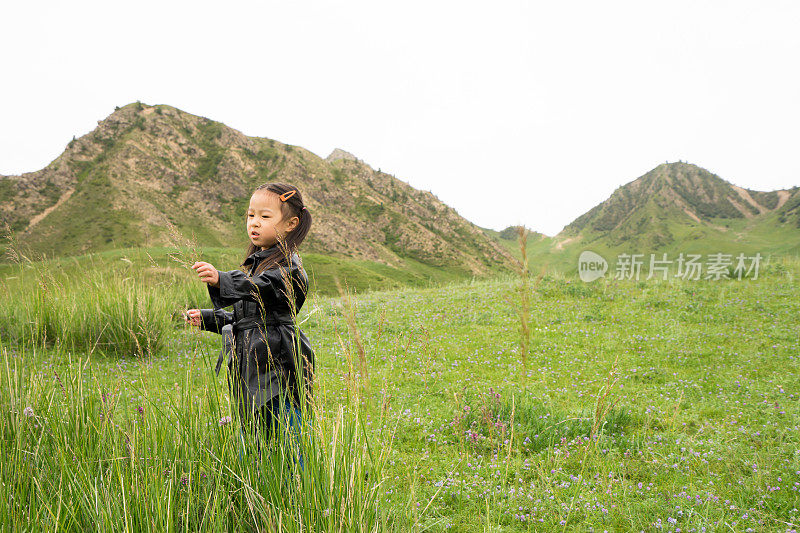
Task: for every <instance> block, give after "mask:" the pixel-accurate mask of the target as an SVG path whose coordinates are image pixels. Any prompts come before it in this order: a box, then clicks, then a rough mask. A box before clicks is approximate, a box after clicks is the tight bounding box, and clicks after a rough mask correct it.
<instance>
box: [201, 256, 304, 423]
mask: <svg viewBox="0 0 800 533" xmlns="http://www.w3.org/2000/svg"><path fill="white" fill-rule="evenodd" d="M276 246H277V245H276ZM276 246H273V247H272V248H269V249H267V250H259V251H256V252H254V253H253V254H251V255H250V256H249V257H248V258H247V259H246V260H245V262H244V265H243V269H244V270H246V272H244V271H242V270H230V271H227V272H223V271H220V272H219V287H212V286H211V285H208V292H209V295H210V296H211V301H212V303H213V304H214V309H202V310H201V313H202V325H201V328H202V329H204V330H207V331H213V332H216V333H221V334H223V335H225V337H227V338H226V341H227V342H226V348H225V349H223V351H222V352H221V353H220V355H219V360H218V361H217V367H216V371H217V373H219V369H220V366H221V365H222V361H223V359H224V358H225V356H226V355H227V359H228V385H229V387H230V389H231V395H232V399H233V400H234V401H235V403H238V405H239V409H240V414H242V415H246V414H247V413H248V412H249V411H250V408H254V409H259V408H261V407H263V406H264V405H265V404H267V403H268V402H270V401H271V400H276V399H277V397H278V396H280V395H282V396H283V399H284V401H291V402H292V403H293V404H294V405H295V406H299V405H300V400H301V399H302V398H303V397H304V396H305V395H306V394H309V393H310V391H311V379H312V378H313V368H314V352H313V350H312V349H311V344H310V343H309V341H308V338H307V337H306V335H305V334H304V333H303V332H302V331H300V328H299V327H296V320H295V317H296V314H297V313H299V311H300V308H301V307H302V306H303V303H304V302H305V299H306V292H307V290H308V275H307V274H306V271H305V270H304V269H303V266H302V264H301V262H300V257H299V256H298V255H297V253H293V254H292V255H291V257H290V264H288V265H287V264H286V262H285V261H284V262H283V265H281V266H274V267H273V268H270V269H267V270H264V271H262V272H260V273H258V274H256V275H253V276H251V275H250V273H252V272H254V270H255V268H256V267H257V266H258V264H259V263H260V262H261V261H262V260H263V259H264V258H265V257H266V256H268V255H269V254H271V253H272V252H273V251H274V250H275V249H276ZM231 305H232V306H233V311H232V312H231V311H225V310H224V309H223V308H224V307H229V306H231ZM229 332H230V333H229ZM231 341H232V342H231ZM298 348H299V350H298ZM301 376H302V380H301V379H300V378H301ZM301 383H304V384H305V386H304V387H301ZM301 389H302V390H301Z"/></svg>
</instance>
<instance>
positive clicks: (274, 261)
mask: <svg viewBox="0 0 800 533" xmlns="http://www.w3.org/2000/svg"><path fill="white" fill-rule="evenodd" d="M258 191H268V192H271V193H274V194H277V195H281V194H285V193H288V192H291V191H295V193H294V194H293V195H291V196H290V197H289V198H288V199H287V200H286V201H281V218H282V219H283V220H287V219H290V218H292V217H295V216H296V217H298V218H299V219H300V222H299V223H298V224H297V226H295V228H294V229H293V230H292V231H290V232H288V233H287V234H286V238H285V239H284V240H283V241H282V240H281V239H278V249H277V250H276V251H275V252H273V253H271V254H270V255H268V256H267V257H265V258H264V260H263V261H262V262H261V263H260V264H259V265H258V268H257V269H256V271H255V272H253V274H257V273H259V272H262V271H264V270H266V269H268V268H273V267H275V266H276V265H279V264H282V265H284V266H288V262H287V260H288V258H289V257H290V256H291V254H292V253H294V252H296V251H297V249H298V248H299V247H300V243H302V242H303V240H304V239H305V238H306V235H308V230H310V229H311V213H309V211H308V209H304V207H305V203H304V202H303V195H302V194H300V190H299V189H298V188H297V187H295V186H294V185H291V184H289V183H265V184H264V185H259V186H258V187H256V190H255V191H253V194H255V193H257V192H258ZM260 249H261V248H260V247H258V246H256V245H255V244H253V243H252V242H251V243H250V244H249V245H248V247H247V252H246V253H245V255H244V258H245V259H247V258H248V257H250V255H252V254H253V252H257V251H258V250H260ZM242 264H244V261H242Z"/></svg>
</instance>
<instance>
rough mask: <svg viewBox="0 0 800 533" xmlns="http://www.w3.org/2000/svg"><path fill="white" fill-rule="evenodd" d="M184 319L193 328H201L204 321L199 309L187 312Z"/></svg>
mask: <svg viewBox="0 0 800 533" xmlns="http://www.w3.org/2000/svg"><path fill="white" fill-rule="evenodd" d="M184 318H185V319H186V321H187V322H188V323H190V324H191V325H193V326H199V325H200V324H201V323H202V320H203V319H202V315H201V314H200V310H199V309H189V310H188V311H186V314H185V315H184Z"/></svg>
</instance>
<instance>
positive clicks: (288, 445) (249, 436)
mask: <svg viewBox="0 0 800 533" xmlns="http://www.w3.org/2000/svg"><path fill="white" fill-rule="evenodd" d="M25 346H26V345H25V344H23V345H22V346H21V347H20V349H21V351H20V352H18V353H17V354H11V353H9V350H8V347H7V346H5V344H0V352H2V354H1V355H0V362H1V363H2V366H0V381H2V384H3V385H2V388H0V409H1V410H2V417H1V418H0V453H2V455H3V457H4V460H3V462H2V464H0V498H3V500H4V501H6V502H7V504H6V505H4V506H0V523H3V524H5V525H6V527H8V528H9V530H12V531H24V530H30V529H34V530H47V531H50V530H53V531H55V530H59V531H87V530H99V531H145V530H147V531H184V530H187V531H270V532H276V533H277V532H279V531H280V532H283V531H287V532H293V531H298V532H299V531H358V532H368V531H369V532H371V531H382V530H385V529H387V528H388V522H387V516H389V514H390V513H388V512H387V511H386V510H385V509H382V507H381V503H382V502H381V499H380V497H379V496H380V495H381V494H382V492H381V490H380V489H381V486H382V482H383V474H382V469H383V465H384V462H385V460H386V456H387V453H388V452H389V450H390V447H388V446H378V445H376V444H375V443H372V442H371V441H370V439H369V437H368V433H367V432H366V430H365V428H364V424H363V420H362V416H361V413H360V412H359V408H358V405H354V406H352V408H347V407H346V406H341V407H339V408H338V409H335V410H334V411H333V412H325V411H324V410H323V409H322V408H319V407H315V406H313V405H312V406H311V407H309V409H308V410H307V411H306V412H305V413H304V418H305V423H304V424H303V428H302V431H299V432H298V431H297V427H296V426H290V425H288V424H287V422H286V421H285V420H279V421H278V427H277V428H276V431H275V432H274V433H273V436H272V437H271V438H270V439H269V440H266V438H265V437H264V436H263V435H264V434H263V433H261V434H257V435H254V434H253V433H252V432H250V431H241V430H240V425H239V421H237V420H236V418H235V416H234V417H233V418H232V417H230V416H229V413H231V412H232V410H231V407H230V405H229V403H228V400H227V399H226V397H225V395H223V394H222V391H220V390H217V386H216V383H217V382H216V380H214V379H213V378H211V377H210V376H212V375H213V374H212V373H211V372H205V373H201V372H198V371H197V369H196V368H195V369H193V368H192V367H190V368H189V369H188V370H187V375H186V379H185V382H186V384H187V385H188V386H186V387H185V388H184V389H183V391H182V392H181V393H179V394H175V395H171V396H170V395H168V396H167V397H166V398H165V397H164V395H163V393H159V391H154V390H153V388H152V387H148V386H147V380H146V376H143V377H144V378H145V379H144V380H143V381H144V383H143V384H142V386H141V388H137V389H136V391H135V392H137V393H139V394H140V395H141V398H142V400H141V402H140V403H139V405H136V406H133V404H130V402H127V401H125V398H123V394H122V393H121V387H120V386H116V387H113V388H110V389H109V388H106V389H101V388H99V386H98V385H97V384H98V383H100V382H101V381H102V380H100V379H98V378H99V376H95V375H94V374H93V372H94V370H93V368H94V366H93V365H90V364H87V359H86V358H83V359H77V360H73V359H71V358H70V356H68V355H67V354H66V353H63V352H57V353H55V354H54V356H55V357H56V358H62V357H63V358H64V359H68V360H69V362H68V364H66V365H65V366H63V367H62V369H61V370H60V371H52V370H48V371H42V370H41V369H43V368H48V364H47V361H46V360H45V359H44V357H43V356H42V352H40V351H38V350H37V349H36V348H31V349H27V348H26V347H25ZM50 352H52V350H51V351H50ZM51 355H52V353H51ZM50 368H52V367H50ZM145 372H147V370H145ZM126 385H129V386H130V385H132V384H131V383H126ZM198 392H199V393H201V394H200V398H202V400H195V399H193V396H194V395H195V394H196V393H198ZM194 397H196V396H194ZM256 450H263V451H264V452H263V453H257V452H256ZM299 458H301V459H299Z"/></svg>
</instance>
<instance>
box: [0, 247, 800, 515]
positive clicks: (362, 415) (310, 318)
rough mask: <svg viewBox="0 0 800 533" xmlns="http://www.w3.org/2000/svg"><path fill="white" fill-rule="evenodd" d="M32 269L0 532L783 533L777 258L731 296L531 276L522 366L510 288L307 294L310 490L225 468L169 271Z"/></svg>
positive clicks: (786, 387) (787, 508)
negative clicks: (311, 377)
mask: <svg viewBox="0 0 800 533" xmlns="http://www.w3.org/2000/svg"><path fill="white" fill-rule="evenodd" d="M46 270H47V268H45V267H42V266H39V267H37V266H33V265H32V266H29V267H28V268H27V270H24V269H23V270H22V271H18V272H15V271H12V270H6V271H4V272H3V274H4V276H5V279H3V281H2V296H0V305H1V306H2V307H0V335H2V340H0V344H2V348H0V349H1V350H2V358H0V359H2V365H0V366H2V369H0V379H2V382H3V385H2V388H1V389H0V391H2V392H0V394H2V397H1V401H2V412H3V416H2V419H1V420H0V446H1V447H2V454H3V457H4V458H5V459H4V461H3V463H2V466H0V498H2V499H3V501H4V502H6V503H5V505H3V506H0V523H3V524H4V525H5V527H6V528H8V529H9V530H14V531H24V530H30V529H33V530H41V529H44V530H55V529H59V530H73V531H77V530H81V529H84V528H85V527H87V525H92V526H94V527H96V528H98V529H100V530H114V531H123V530H128V531H138V530H143V529H149V530H159V531H164V530H168V529H169V530H173V531H183V530H192V531H196V530H229V531H241V530H256V529H258V530H263V531H280V530H286V531H292V530H297V531H299V530H303V531H308V530H317V531H340V530H342V531H373V530H378V531H380V530H388V531H551V530H558V531H561V530H566V531H604V530H608V531H628V530H631V531H640V530H645V531H650V530H662V531H678V530H680V531H728V530H733V531H748V530H749V531H791V530H793V529H796V528H797V527H798V526H797V524H798V523H800V511H798V508H800V452H798V449H800V405H798V402H799V401H800V397H799V395H800V389H799V388H798V355H799V354H800V350H798V347H799V346H798V338H800V322H799V321H798V312H799V311H800V289H798V279H799V277H800V263H798V262H796V261H778V260H775V259H774V258H773V260H772V261H771V262H770V264H769V265H767V266H763V267H762V270H761V272H760V276H759V279H757V280H750V279H746V280H742V281H736V280H724V281H688V280H679V279H675V280H669V281H659V280H655V279H653V280H649V281H647V282H644V281H642V282H636V281H619V282H616V281H614V280H606V279H604V280H599V281H596V282H593V283H591V284H586V283H582V282H581V281H579V280H577V279H575V278H569V277H566V278H565V277H563V276H561V275H559V274H550V275H545V276H544V278H542V279H541V281H540V282H539V283H538V284H537V283H536V281H531V284H530V289H529V297H530V306H531V308H530V324H531V338H530V351H529V353H528V354H527V368H525V367H523V364H522V359H523V358H522V354H521V353H520V351H521V350H520V340H521V335H520V318H519V312H520V302H521V295H520V292H519V290H518V289H519V286H520V280H519V279H515V278H502V279H494V280H485V281H472V282H458V283H451V284H446V285H441V286H437V287H425V288H398V289H394V290H391V291H385V292H363V293H360V294H358V295H356V296H355V297H353V298H352V299H348V298H343V297H329V296H322V295H320V294H319V293H316V294H312V295H310V299H309V300H308V301H307V302H306V305H305V306H304V308H303V310H302V313H301V314H300V316H299V317H298V319H299V322H300V323H301V325H300V327H301V328H302V329H303V331H305V332H306V334H307V335H308V336H309V338H310V339H311V341H312V343H313V345H314V348H315V350H316V354H317V374H316V376H317V382H316V387H317V388H316V399H317V405H315V406H314V412H313V417H311V418H312V419H313V422H312V423H310V426H309V428H310V429H309V430H307V431H306V432H304V433H303V435H304V436H306V437H304V438H303V439H301V440H302V442H301V443H300V445H301V448H302V449H303V450H304V451H303V457H304V461H305V467H304V468H303V469H298V468H297V465H296V462H295V461H294V460H293V459H292V457H293V455H292V453H287V452H286V451H285V449H284V448H280V447H275V446H273V447H272V448H269V449H270V450H271V451H270V453H268V454H264V455H263V456H262V458H261V459H260V460H259V459H258V458H257V456H256V455H255V454H253V453H252V451H251V452H248V453H247V454H246V455H244V460H238V459H237V458H238V457H239V455H238V450H239V446H241V445H240V444H239V443H238V442H237V436H238V432H237V431H236V430H234V429H233V426H234V425H235V424H232V423H229V422H228V421H227V419H226V418H225V416H226V415H227V414H228V413H229V398H228V395H227V387H226V383H225V378H224V376H223V374H224V370H223V373H222V374H221V375H220V377H219V378H216V379H215V376H214V373H213V371H212V370H211V367H212V366H213V363H214V362H215V361H216V356H217V353H218V351H219V347H220V341H221V338H220V337H219V336H216V335H214V334H210V333H205V332H198V331H196V330H189V329H186V328H185V327H184V326H183V325H181V324H180V323H179V322H178V320H177V319H176V318H175V317H176V313H177V312H178V311H179V310H180V309H182V308H184V307H186V306H193V305H200V306H202V307H209V306H210V302H208V300H207V296H206V295H205V289H204V287H203V286H202V285H200V284H198V283H197V282H195V281H193V279H192V275H191V274H190V273H189V272H188V271H181V270H179V271H178V272H177V273H175V272H173V273H170V276H171V277H169V278H168V279H166V280H161V281H158V279H157V278H154V277H153V273H152V272H149V273H147V272H145V269H139V268H134V267H130V270H128V271H125V270H124V269H123V270H121V271H120V272H118V273H111V274H110V273H109V272H108V271H107V270H106V269H102V270H93V269H92V268H91V265H88V266H86V267H85V268H84V269H82V272H83V274H82V276H81V277H80V278H79V279H76V278H74V277H66V278H63V277H59V276H63V275H64V274H63V271H59V272H53V271H46ZM51 270H52V269H51ZM48 291H49V292H48ZM148 298H149V299H148ZM143 300H144V301H145V303H144V304H142V303H139V302H141V301H143ZM71 302H72V303H71ZM75 302H77V303H75ZM79 304H80V305H79ZM59 306H60V307H59ZM54 307H55V308H56V311H53V308H54ZM61 314H66V315H68V316H70V317H72V318H71V319H70V320H66V319H61V318H59V317H60V315H61ZM78 317H81V319H82V320H83V324H84V325H83V326H80V327H78V326H75V325H74V323H75V322H76V321H77V318H78ZM20 322H24V323H25V324H27V326H25V327H23V326H22V325H20ZM42 323H47V324H52V326H50V327H48V328H41V327H40V325H41V324H42ZM106 324H108V325H107V326H106V327H105V331H103V326H105V325H106ZM109 329H111V330H112V331H111V333H113V335H109V334H107V331H108V330H109ZM126 331H128V332H129V333H127V334H126V333H125V332H126ZM356 332H357V335H356ZM31 339H32V340H31ZM97 339H100V340H99V341H97ZM148 342H150V344H149V345H148V344H147V343H148ZM359 344H361V345H362V347H363V353H364V359H363V361H362V360H361V358H360V357H359V353H360V350H359ZM146 346H149V348H146ZM120 348H121V349H120ZM137 354H138V355H137ZM248 438H249V437H248ZM252 444H253V443H252V442H250V441H247V442H245V444H244V445H245V446H248V447H249V446H251V445H252ZM248 449H249V448H248Z"/></svg>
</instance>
